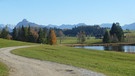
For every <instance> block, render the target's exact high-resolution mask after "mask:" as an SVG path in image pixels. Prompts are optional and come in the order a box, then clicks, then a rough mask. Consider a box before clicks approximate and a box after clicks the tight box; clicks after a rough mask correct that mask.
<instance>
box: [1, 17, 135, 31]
mask: <svg viewBox="0 0 135 76" xmlns="http://www.w3.org/2000/svg"><path fill="white" fill-rule="evenodd" d="M22 25H23V26H25V27H28V26H31V27H47V28H54V27H55V28H60V29H72V28H74V27H77V26H90V25H86V24H85V23H79V24H74V25H71V24H62V25H60V26H58V25H52V24H49V25H39V24H36V23H33V22H29V21H28V20H26V19H23V20H22V21H20V22H19V23H17V25H10V24H8V25H4V24H0V29H2V28H4V27H5V26H8V28H9V30H10V31H11V30H12V29H13V28H14V27H21V26H22ZM100 26H101V27H108V28H111V27H112V23H103V24H101V25H100ZM122 28H123V29H129V30H135V23H132V24H128V25H124V26H122Z"/></svg>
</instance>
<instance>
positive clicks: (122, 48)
mask: <svg viewBox="0 0 135 76" xmlns="http://www.w3.org/2000/svg"><path fill="white" fill-rule="evenodd" d="M75 47H76V48H85V49H95V50H105V51H118V52H129V53H135V45H118V46H75Z"/></svg>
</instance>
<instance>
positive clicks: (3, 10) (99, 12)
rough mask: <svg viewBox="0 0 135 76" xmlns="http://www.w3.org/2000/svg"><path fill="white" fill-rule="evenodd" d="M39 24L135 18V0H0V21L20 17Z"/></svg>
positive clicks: (123, 21)
mask: <svg viewBox="0 0 135 76" xmlns="http://www.w3.org/2000/svg"><path fill="white" fill-rule="evenodd" d="M24 18H25V19H27V20H28V21H31V22H35V23H38V24H43V25H48V24H56V25H61V24H77V23H86V24H102V23H113V22H120V24H121V25H124V24H130V23H133V22H135V0H0V24H17V23H18V22H19V21H21V20H22V19H24Z"/></svg>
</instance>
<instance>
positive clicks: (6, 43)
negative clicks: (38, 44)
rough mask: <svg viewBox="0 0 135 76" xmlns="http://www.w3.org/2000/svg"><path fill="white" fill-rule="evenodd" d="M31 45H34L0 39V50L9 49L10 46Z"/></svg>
mask: <svg viewBox="0 0 135 76" xmlns="http://www.w3.org/2000/svg"><path fill="white" fill-rule="evenodd" d="M32 44H34V43H28V42H21V41H14V40H7V39H1V38H0V48H3V47H11V46H23V45H32Z"/></svg>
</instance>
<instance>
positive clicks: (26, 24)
mask: <svg viewBox="0 0 135 76" xmlns="http://www.w3.org/2000/svg"><path fill="white" fill-rule="evenodd" d="M22 26H24V27H29V26H31V27H43V25H38V24H36V23H33V22H29V21H27V20H26V19H23V20H22V21H21V22H19V23H18V24H17V25H16V27H22Z"/></svg>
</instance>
